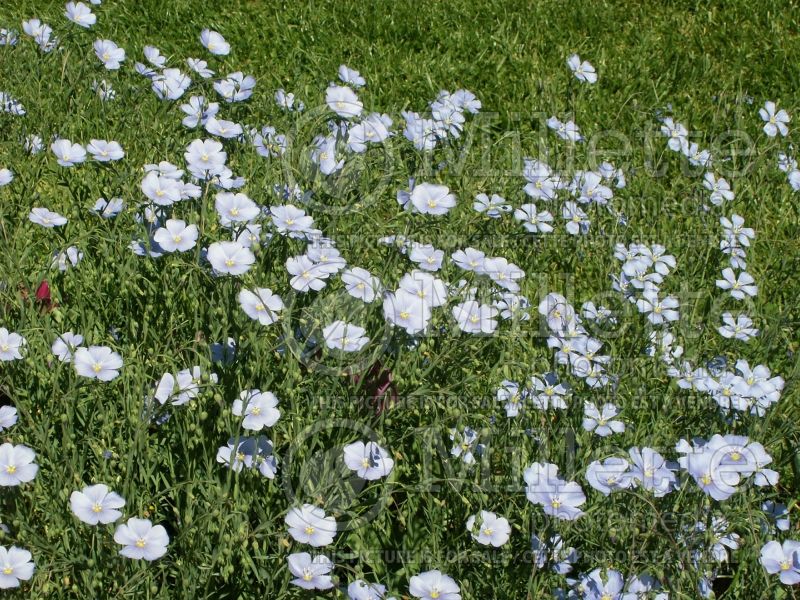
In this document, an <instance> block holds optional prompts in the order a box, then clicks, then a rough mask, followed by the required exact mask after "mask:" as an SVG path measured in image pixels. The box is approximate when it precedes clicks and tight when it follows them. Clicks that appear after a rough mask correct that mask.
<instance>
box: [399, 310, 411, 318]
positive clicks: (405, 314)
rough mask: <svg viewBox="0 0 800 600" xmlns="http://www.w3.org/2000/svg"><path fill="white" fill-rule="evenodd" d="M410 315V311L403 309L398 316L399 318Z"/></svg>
mask: <svg viewBox="0 0 800 600" xmlns="http://www.w3.org/2000/svg"><path fill="white" fill-rule="evenodd" d="M410 316H411V313H410V312H408V311H407V310H404V311H402V312H401V313H400V318H401V319H407V318H408V317H410Z"/></svg>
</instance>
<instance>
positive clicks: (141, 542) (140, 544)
mask: <svg viewBox="0 0 800 600" xmlns="http://www.w3.org/2000/svg"><path fill="white" fill-rule="evenodd" d="M145 544H146V542H145V541H144V538H139V539H138V540H136V547H137V548H144V547H145Z"/></svg>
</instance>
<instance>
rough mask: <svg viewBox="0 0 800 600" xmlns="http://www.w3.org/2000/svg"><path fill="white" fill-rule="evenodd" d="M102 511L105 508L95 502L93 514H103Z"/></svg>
mask: <svg viewBox="0 0 800 600" xmlns="http://www.w3.org/2000/svg"><path fill="white" fill-rule="evenodd" d="M102 510H103V507H102V506H100V504H99V503H97V502H95V503H94V504H92V512H93V513H99V512H101V511H102Z"/></svg>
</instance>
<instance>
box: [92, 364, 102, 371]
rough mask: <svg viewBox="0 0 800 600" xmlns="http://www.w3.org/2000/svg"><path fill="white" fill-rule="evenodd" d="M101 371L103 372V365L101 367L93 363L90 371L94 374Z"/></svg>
mask: <svg viewBox="0 0 800 600" xmlns="http://www.w3.org/2000/svg"><path fill="white" fill-rule="evenodd" d="M102 370H103V365H101V364H100V363H94V364H93V365H92V371H94V372H95V373H99V372H100V371H102Z"/></svg>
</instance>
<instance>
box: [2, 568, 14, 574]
mask: <svg viewBox="0 0 800 600" xmlns="http://www.w3.org/2000/svg"><path fill="white" fill-rule="evenodd" d="M13 572H14V569H12V568H11V567H5V568H4V569H3V575H11V574H12V573H13Z"/></svg>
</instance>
